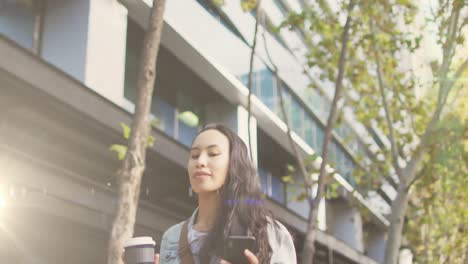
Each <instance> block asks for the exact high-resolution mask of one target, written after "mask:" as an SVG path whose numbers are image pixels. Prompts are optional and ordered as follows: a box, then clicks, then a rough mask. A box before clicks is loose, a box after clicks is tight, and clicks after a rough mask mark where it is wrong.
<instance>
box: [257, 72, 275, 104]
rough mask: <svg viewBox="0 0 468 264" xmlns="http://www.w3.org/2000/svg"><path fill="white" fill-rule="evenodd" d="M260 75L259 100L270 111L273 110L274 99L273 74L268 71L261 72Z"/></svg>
mask: <svg viewBox="0 0 468 264" xmlns="http://www.w3.org/2000/svg"><path fill="white" fill-rule="evenodd" d="M259 73H260V87H261V89H260V100H262V102H263V103H264V104H265V105H266V106H268V108H270V109H271V110H274V109H275V108H274V107H275V101H274V100H275V97H274V93H273V88H274V86H273V78H274V76H273V73H272V72H271V71H270V70H269V69H266V70H263V71H261V72H259Z"/></svg>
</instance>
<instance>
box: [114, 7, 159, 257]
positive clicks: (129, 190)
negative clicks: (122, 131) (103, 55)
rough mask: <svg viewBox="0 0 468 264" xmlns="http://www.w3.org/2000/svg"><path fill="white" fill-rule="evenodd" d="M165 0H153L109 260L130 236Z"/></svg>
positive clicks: (147, 129)
mask: <svg viewBox="0 0 468 264" xmlns="http://www.w3.org/2000/svg"><path fill="white" fill-rule="evenodd" d="M164 7H165V0H154V1H153V7H152V8H151V14H150V19H149V24H148V28H147V31H146V35H145V39H144V41H143V52H142V56H141V58H140V68H139V72H138V79H137V90H138V98H137V101H136V106H135V114H134V116H133V119H132V125H131V135H130V140H129V146H128V150H127V155H126V156H125V160H124V161H123V165H122V169H121V170H120V171H119V172H118V175H117V177H118V205H117V214H116V216H115V218H114V222H113V225H112V231H111V235H110V240H109V247H108V256H107V263H108V264H122V258H121V257H122V253H123V243H124V242H125V240H126V239H128V238H130V237H132V236H133V229H134V225H135V217H136V211H137V208H138V200H139V196H140V185H141V178H142V176H143V172H144V170H145V158H146V145H147V140H148V135H149V133H150V120H149V111H150V107H151V101H152V96H153V90H154V81H155V78H156V61H157V55H158V51H159V44H160V40H161V32H162V26H163V14H164Z"/></svg>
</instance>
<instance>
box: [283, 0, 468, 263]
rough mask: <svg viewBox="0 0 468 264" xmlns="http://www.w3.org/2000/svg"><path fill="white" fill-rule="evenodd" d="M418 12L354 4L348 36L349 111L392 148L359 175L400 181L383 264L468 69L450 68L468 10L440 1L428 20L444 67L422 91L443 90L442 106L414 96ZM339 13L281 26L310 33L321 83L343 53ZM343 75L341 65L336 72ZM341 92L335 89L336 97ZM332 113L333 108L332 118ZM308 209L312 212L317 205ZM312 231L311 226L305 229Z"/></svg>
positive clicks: (405, 5) (395, 245)
mask: <svg viewBox="0 0 468 264" xmlns="http://www.w3.org/2000/svg"><path fill="white" fill-rule="evenodd" d="M349 5H350V3H345V2H343V3H342V5H341V6H340V8H339V10H338V11H337V13H338V14H340V12H341V14H343V11H345V10H349ZM416 11H417V8H416V5H415V4H414V3H413V2H412V1H409V0H399V1H396V2H395V3H390V2H388V1H366V0H361V1H357V11H356V12H358V13H357V14H354V16H353V17H354V18H355V19H354V23H352V25H351V27H352V33H351V34H350V37H349V38H350V40H349V41H350V43H351V44H350V45H352V46H353V49H350V50H349V56H348V59H347V61H348V63H349V64H350V66H349V67H347V68H346V70H345V71H344V75H345V76H346V79H345V80H346V81H345V82H344V84H345V86H346V89H345V91H346V92H345V95H344V99H345V100H344V101H345V102H346V105H348V106H349V107H351V108H352V110H353V112H354V113H355V116H356V118H357V119H358V121H360V122H361V123H363V124H364V125H365V126H366V127H367V128H368V129H369V130H373V131H377V132H379V134H380V135H384V136H385V139H388V141H389V142H390V143H389V147H388V148H384V149H380V150H378V151H376V152H374V157H372V159H371V160H368V162H366V163H364V164H363V165H364V166H361V167H360V168H359V169H358V170H356V171H357V172H359V171H362V172H361V174H364V175H372V174H376V175H378V177H377V178H369V177H366V178H363V179H361V181H362V180H366V181H369V180H371V181H373V182H376V183H375V184H373V185H374V186H375V185H377V186H378V185H380V184H381V183H380V180H381V179H382V176H385V177H386V178H387V179H388V180H391V181H395V182H396V183H395V184H396V185H397V197H396V199H395V200H394V201H393V203H392V211H391V215H390V223H391V224H390V230H389V239H388V243H387V249H386V263H396V260H397V256H398V251H399V248H400V244H401V234H402V233H401V231H402V227H403V217H404V214H405V211H406V206H407V202H408V198H409V195H408V191H409V187H410V186H411V185H412V184H413V183H414V182H415V180H416V179H417V175H420V174H419V173H418V171H420V168H421V164H424V163H425V162H427V160H428V155H427V149H428V148H429V145H430V138H432V136H433V132H434V131H435V129H436V127H437V125H438V124H439V120H440V117H441V115H442V113H443V109H444V106H445V104H446V101H447V97H448V95H449V94H450V91H451V90H453V87H454V86H456V81H457V79H458V78H459V77H460V75H461V73H462V72H463V70H464V69H465V68H466V67H467V64H468V62H467V61H466V60H465V61H463V62H462V63H460V64H459V65H460V66H459V67H458V69H457V70H455V69H453V66H454V63H453V58H454V54H455V50H456V49H455V48H456V47H457V46H459V45H461V44H463V42H464V38H463V35H462V32H463V27H464V26H465V25H466V24H467V19H466V18H463V17H464V16H463V14H464V12H466V8H465V6H464V4H463V1H457V0H453V1H439V6H438V7H437V10H436V11H434V16H433V17H432V19H431V21H430V22H431V23H432V24H436V25H437V27H438V30H439V32H438V36H439V40H438V44H439V46H440V47H441V48H442V58H441V59H440V61H441V62H440V63H437V62H434V63H432V65H431V66H433V70H434V72H433V74H434V76H436V78H434V80H433V82H431V85H430V86H428V85H427V83H426V84H425V87H424V89H426V90H430V89H431V88H435V87H436V88H438V90H439V92H438V96H437V100H436V101H434V102H428V101H421V100H419V99H418V98H417V97H416V96H415V90H416V89H417V88H419V89H421V87H420V86H417V84H420V83H419V82H418V78H417V77H418V76H417V75H416V74H415V72H414V69H408V67H405V65H404V63H405V62H406V63H407V64H409V59H405V58H409V57H410V56H412V54H414V53H415V52H416V51H417V50H418V48H419V46H420V45H419V44H420V41H421V36H420V35H419V34H416V33H413V30H414V29H415V14H416ZM335 12H336V11H334V10H332V9H331V8H330V7H329V6H328V5H327V4H326V2H325V1H317V3H315V4H313V5H310V6H308V7H306V8H305V10H304V12H302V13H300V14H296V13H292V14H290V15H289V18H288V20H287V21H285V22H284V23H283V26H287V27H289V28H292V29H300V30H303V32H305V33H306V34H305V36H306V40H307V41H308V43H309V45H308V49H309V50H308V54H307V63H308V66H309V67H311V68H314V67H316V68H317V69H318V72H319V78H320V79H321V80H322V81H323V82H330V80H333V79H334V78H333V77H336V76H337V75H335V74H336V71H337V70H336V65H337V64H334V62H336V61H337V57H338V55H337V54H339V53H338V52H337V48H336V43H337V40H338V39H339V38H338V36H337V35H336V32H337V31H338V30H337V28H336V25H337V24H338V25H339V23H337V22H336V21H337V17H339V16H337V15H336V13H335ZM382 14H385V15H382ZM387 14H389V15H387ZM465 17H466V16H465ZM304 25H306V26H305V27H304ZM338 65H339V64H338ZM439 65H440V66H439ZM339 69H340V67H338V71H339ZM336 80H337V79H336ZM421 85H422V83H421ZM335 87H336V85H335ZM336 94H337V92H336V91H335V97H336ZM334 101H335V98H334ZM333 108H334V106H333V104H332V110H331V113H333ZM331 116H333V115H332V114H330V116H329V121H330V119H332V118H330V117H331ZM328 123H330V122H328ZM327 127H328V125H327ZM326 142H327V140H325V142H324V143H325V144H324V145H325V146H324V148H323V152H325V153H322V156H325V158H326V144H327V143H326ZM323 154H325V155H323ZM326 163H327V162H326V160H325V162H322V164H321V173H320V174H321V176H322V177H323V172H324V170H323V167H324V166H326ZM394 178H396V180H395V179H394ZM322 179H323V178H322ZM320 187H323V184H321V183H320V180H319V191H318V194H320V190H321V188H320ZM318 196H319V195H318ZM315 201H317V197H316V199H315ZM311 208H312V209H313V208H314V205H313V204H312V205H311ZM311 212H312V213H313V210H311ZM309 221H310V223H312V224H313V222H312V221H315V216H314V215H311V218H310V219H309ZM311 229H313V227H312V228H310V227H309V228H308V230H311ZM308 233H309V231H308ZM310 237H313V236H312V235H310ZM312 244H313V239H308V238H307V237H306V247H307V248H309V249H312ZM307 251H308V250H307V249H304V252H303V253H304V254H303V255H304V256H310V254H309V253H307ZM312 254H313V253H312ZM304 261H305V263H310V261H309V257H304Z"/></svg>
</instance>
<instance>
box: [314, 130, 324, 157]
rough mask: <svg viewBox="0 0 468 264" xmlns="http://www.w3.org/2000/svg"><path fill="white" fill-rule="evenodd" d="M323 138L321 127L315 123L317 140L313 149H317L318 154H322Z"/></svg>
mask: <svg viewBox="0 0 468 264" xmlns="http://www.w3.org/2000/svg"><path fill="white" fill-rule="evenodd" d="M323 139H324V134H323V128H322V127H321V126H318V125H317V137H316V140H317V141H316V146H315V149H317V152H318V153H319V155H322V147H323Z"/></svg>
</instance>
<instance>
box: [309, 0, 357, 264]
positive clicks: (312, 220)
mask: <svg viewBox="0 0 468 264" xmlns="http://www.w3.org/2000/svg"><path fill="white" fill-rule="evenodd" d="M354 5H355V1H354V0H350V1H349V3H348V7H347V10H348V16H347V18H346V23H345V25H344V28H343V33H342V35H341V52H340V59H339V62H338V74H337V77H336V81H335V94H334V96H333V101H332V105H331V107H330V114H329V116H328V120H327V125H326V127H325V139H324V142H323V147H322V153H321V154H322V163H321V164H320V174H319V179H318V184H317V185H318V186H317V194H316V195H315V197H314V198H313V201H309V204H310V213H309V223H308V225H307V233H306V238H305V241H304V246H303V248H302V258H301V260H302V263H303V264H309V263H313V262H314V254H315V236H316V232H317V230H316V229H317V214H318V212H317V211H318V206H319V204H320V200H322V196H323V192H324V189H325V176H326V173H327V172H326V166H327V163H328V145H329V144H330V141H331V140H332V131H333V128H334V126H335V123H336V119H337V116H338V101H339V99H340V98H341V93H342V90H343V89H342V88H343V78H344V72H345V66H346V51H347V47H348V39H349V29H350V27H351V12H352V10H353V8H354ZM309 199H312V198H309Z"/></svg>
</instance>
